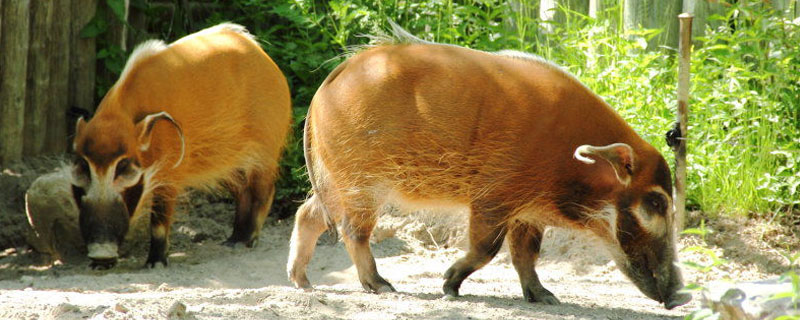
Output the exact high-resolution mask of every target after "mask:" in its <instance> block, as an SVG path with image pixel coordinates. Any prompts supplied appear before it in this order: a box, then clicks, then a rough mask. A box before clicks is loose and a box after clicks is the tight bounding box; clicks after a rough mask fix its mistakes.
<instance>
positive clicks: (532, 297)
mask: <svg viewBox="0 0 800 320" xmlns="http://www.w3.org/2000/svg"><path fill="white" fill-rule="evenodd" d="M524 296H525V300H527V301H528V302H531V303H534V302H538V303H544V304H550V305H556V304H561V301H558V298H556V296H555V295H553V293H552V292H550V290H547V289H545V288H539V289H538V290H532V291H527V290H526V291H525V294H524Z"/></svg>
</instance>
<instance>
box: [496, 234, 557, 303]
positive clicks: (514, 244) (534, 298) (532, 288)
mask: <svg viewBox="0 0 800 320" xmlns="http://www.w3.org/2000/svg"><path fill="white" fill-rule="evenodd" d="M542 234H543V233H542V229H541V228H540V227H537V226H533V225H530V224H526V223H522V222H518V223H517V224H515V225H514V226H513V227H511V230H510V231H509V233H508V236H507V238H508V241H509V251H510V252H511V262H512V264H514V268H515V269H517V274H519V281H520V284H522V295H523V296H524V297H525V300H527V301H528V302H541V303H545V304H559V303H560V302H559V301H558V299H557V298H556V297H555V296H554V295H553V293H551V292H550V291H549V290H547V289H545V288H544V287H543V286H542V283H541V282H540V281H539V275H538V274H536V269H535V266H536V260H537V259H538V258H539V248H540V247H541V243H542Z"/></svg>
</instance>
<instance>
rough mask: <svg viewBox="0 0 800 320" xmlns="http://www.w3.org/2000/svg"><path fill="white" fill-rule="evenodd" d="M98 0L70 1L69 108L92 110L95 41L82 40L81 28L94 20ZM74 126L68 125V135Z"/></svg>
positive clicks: (95, 67) (93, 102) (69, 123)
mask: <svg viewBox="0 0 800 320" xmlns="http://www.w3.org/2000/svg"><path fill="white" fill-rule="evenodd" d="M96 11H97V0H72V21H71V23H72V26H71V30H72V31H71V32H72V35H71V36H70V39H71V40H70V41H71V42H72V43H71V44H70V56H69V60H70V67H69V68H70V70H69V95H70V96H69V105H70V106H74V107H78V108H83V109H85V110H94V108H95V95H96V93H95V91H94V81H95V80H94V79H95V71H96V69H97V62H96V57H95V55H96V52H97V49H96V44H95V38H81V36H80V33H81V30H82V29H83V27H84V26H86V24H87V23H89V21H91V20H92V17H94V14H95V12H96ZM73 126H75V123H74V122H72V121H70V122H67V128H68V131H69V132H70V133H71V132H72V130H74V129H75V128H73Z"/></svg>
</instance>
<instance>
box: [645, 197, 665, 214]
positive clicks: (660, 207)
mask: <svg viewBox="0 0 800 320" xmlns="http://www.w3.org/2000/svg"><path fill="white" fill-rule="evenodd" d="M645 201H646V203H647V205H648V206H649V207H650V209H651V210H653V211H656V212H659V213H661V212H664V209H666V207H667V200H665V199H664V196H662V195H661V194H658V193H651V194H649V195H647V197H646V198H645Z"/></svg>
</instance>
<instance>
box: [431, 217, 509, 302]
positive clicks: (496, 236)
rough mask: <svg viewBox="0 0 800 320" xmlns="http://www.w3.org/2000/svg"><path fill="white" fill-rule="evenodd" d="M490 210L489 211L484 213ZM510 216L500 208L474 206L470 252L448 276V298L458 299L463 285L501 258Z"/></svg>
mask: <svg viewBox="0 0 800 320" xmlns="http://www.w3.org/2000/svg"><path fill="white" fill-rule="evenodd" d="M482 208H487V209H482ZM507 212H508V210H505V209H504V208H498V207H497V206H483V205H474V204H473V206H472V212H471V213H470V217H469V251H468V252H467V255H466V256H465V257H463V258H461V259H458V260H457V261H456V262H455V263H453V265H452V266H451V267H450V269H448V270H447V272H445V274H444V278H445V282H444V286H443V288H442V289H443V291H444V294H445V295H447V296H451V297H458V289H459V288H460V287H461V283H462V282H463V281H464V279H466V278H467V277H468V276H469V275H470V274H472V273H473V272H475V270H478V269H480V268H481V267H483V266H484V265H486V264H487V263H489V261H491V260H492V258H494V256H495V255H497V252H498V251H500V247H501V246H502V245H503V237H504V236H505V233H506V228H505V221H504V218H503V216H504V215H505V214H506V213H507Z"/></svg>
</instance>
